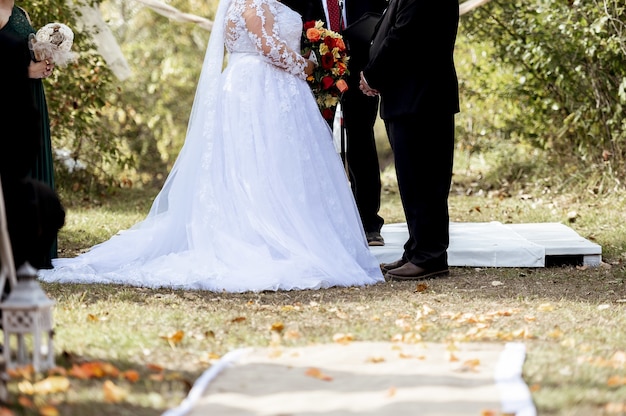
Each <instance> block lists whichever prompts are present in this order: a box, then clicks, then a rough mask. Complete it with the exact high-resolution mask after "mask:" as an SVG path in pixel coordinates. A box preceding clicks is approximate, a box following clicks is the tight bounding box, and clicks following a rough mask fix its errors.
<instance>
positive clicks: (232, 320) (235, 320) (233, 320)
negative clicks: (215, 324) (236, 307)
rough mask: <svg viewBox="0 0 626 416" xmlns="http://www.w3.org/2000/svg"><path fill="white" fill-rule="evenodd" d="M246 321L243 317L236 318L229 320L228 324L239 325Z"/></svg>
mask: <svg viewBox="0 0 626 416" xmlns="http://www.w3.org/2000/svg"><path fill="white" fill-rule="evenodd" d="M245 320H246V317H245V316H238V317H236V318H233V319H231V320H230V322H232V323H233V324H236V323H239V322H243V321H245Z"/></svg>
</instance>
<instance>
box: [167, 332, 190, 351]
mask: <svg viewBox="0 0 626 416" xmlns="http://www.w3.org/2000/svg"><path fill="white" fill-rule="evenodd" d="M184 336H185V333H184V332H183V331H176V332H174V333H173V334H171V335H162V336H161V338H163V339H165V340H166V341H167V342H168V343H169V344H170V347H172V348H175V347H176V344H179V343H180V342H181V341H182V340H183V338H184Z"/></svg>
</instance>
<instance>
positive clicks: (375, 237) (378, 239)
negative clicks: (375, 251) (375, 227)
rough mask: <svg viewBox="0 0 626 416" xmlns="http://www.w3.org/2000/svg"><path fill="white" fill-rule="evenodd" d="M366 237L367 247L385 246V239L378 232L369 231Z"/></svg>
mask: <svg viewBox="0 0 626 416" xmlns="http://www.w3.org/2000/svg"><path fill="white" fill-rule="evenodd" d="M365 237H367V245H368V246H384V245H385V239H384V238H383V236H382V235H380V233H379V232H378V231H369V232H366V233H365Z"/></svg>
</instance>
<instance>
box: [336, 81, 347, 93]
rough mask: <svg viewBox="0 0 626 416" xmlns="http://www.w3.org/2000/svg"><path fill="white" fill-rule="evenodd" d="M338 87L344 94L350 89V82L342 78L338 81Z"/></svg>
mask: <svg viewBox="0 0 626 416" xmlns="http://www.w3.org/2000/svg"><path fill="white" fill-rule="evenodd" d="M337 89H338V90H339V92H340V93H342V94H343V93H344V92H345V91H346V90H347V89H348V84H347V83H346V81H344V80H343V79H340V80H339V81H337Z"/></svg>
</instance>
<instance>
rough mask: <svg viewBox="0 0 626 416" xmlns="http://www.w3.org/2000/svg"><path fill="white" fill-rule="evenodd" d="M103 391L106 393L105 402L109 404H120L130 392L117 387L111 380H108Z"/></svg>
mask: <svg viewBox="0 0 626 416" xmlns="http://www.w3.org/2000/svg"><path fill="white" fill-rule="evenodd" d="M102 389H103V391H104V400H106V401H107V402H109V403H119V402H121V401H123V400H124V399H125V398H126V396H127V395H128V392H127V391H126V390H125V389H123V388H122V387H119V386H116V385H115V383H113V382H112V381H111V380H106V381H105V382H104V384H103V386H102Z"/></svg>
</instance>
